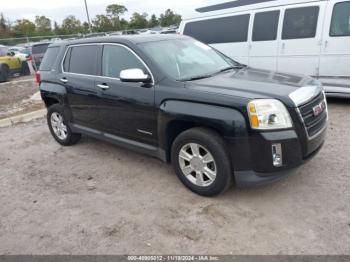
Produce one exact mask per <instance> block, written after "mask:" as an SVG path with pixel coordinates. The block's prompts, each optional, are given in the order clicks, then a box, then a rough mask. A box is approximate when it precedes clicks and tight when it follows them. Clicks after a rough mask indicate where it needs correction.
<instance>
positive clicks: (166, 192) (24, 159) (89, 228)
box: [0, 101, 350, 254]
mask: <svg viewBox="0 0 350 262" xmlns="http://www.w3.org/2000/svg"><path fill="white" fill-rule="evenodd" d="M329 109H330V119H331V120H330V128H329V133H328V139H327V142H326V144H325V146H324V148H323V149H322V151H321V152H320V153H319V154H318V155H317V156H316V158H314V159H313V160H312V161H310V162H309V163H307V165H305V166H303V167H301V168H300V169H299V170H298V172H297V173H296V174H294V175H293V176H290V177H288V178H287V179H286V180H283V181H281V182H279V183H276V184H272V185H268V186H265V187H261V188H252V189H241V190H238V189H235V188H232V189H230V190H229V191H228V192H227V193H225V194H224V195H222V196H220V197H217V198H212V199H209V198H203V197H200V196H197V195H195V194H193V193H191V192H190V191H188V190H187V189H185V188H184V186H182V184H181V183H180V182H179V181H178V179H177V178H176V176H175V175H174V172H173V171H172V168H171V167H170V166H168V165H165V164H163V163H161V162H160V161H158V160H156V159H153V158H150V157H147V156H143V155H140V154H136V153H133V152H130V151H127V150H124V149H122V148H119V147H116V146H113V145H109V144H106V143H103V142H99V141H97V140H94V139H91V138H83V139H82V141H81V142H80V143H79V144H78V145H76V146H73V147H68V148H63V147H61V146H60V145H58V144H57V143H56V142H55V141H54V140H53V138H51V136H50V134H49V131H48V129H47V127H46V122H45V120H39V121H35V122H31V123H29V124H22V125H17V126H14V127H10V128H4V129H0V152H1V153H0V167H1V169H0V186H1V190H0V207H1V208H0V253H1V254H29V253H30V254H125V253H127V254H140V253H146V254H164V253H165V254H183V253H194V254H206V253H211V254H350V171H349V170H350V161H349V155H350V138H349V130H350V103H349V102H348V101H331V103H330V106H329Z"/></svg>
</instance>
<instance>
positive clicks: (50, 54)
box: [40, 46, 60, 71]
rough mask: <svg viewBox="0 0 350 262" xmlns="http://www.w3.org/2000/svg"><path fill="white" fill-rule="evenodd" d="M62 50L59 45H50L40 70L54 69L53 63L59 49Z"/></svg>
mask: <svg viewBox="0 0 350 262" xmlns="http://www.w3.org/2000/svg"><path fill="white" fill-rule="evenodd" d="M59 50H60V48H59V47H58V46H57V47H50V48H48V49H47V51H46V53H45V55H44V58H43V60H42V61H41V64H40V71H45V70H46V71H48V70H51V69H52V66H53V64H54V63H55V61H56V58H57V55H58V51H59Z"/></svg>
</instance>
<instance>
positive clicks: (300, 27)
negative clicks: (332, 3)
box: [282, 6, 320, 40]
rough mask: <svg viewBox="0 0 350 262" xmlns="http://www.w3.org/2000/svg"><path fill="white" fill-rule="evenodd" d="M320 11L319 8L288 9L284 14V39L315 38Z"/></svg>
mask: <svg viewBox="0 0 350 262" xmlns="http://www.w3.org/2000/svg"><path fill="white" fill-rule="evenodd" d="M319 10H320V8H319V7H318V6H308V7H300V8H292V9H287V10H286V11H285V14H284V21H283V31H282V39H283V40H286V39H300V38H312V37H315V35H316V29H317V20H318V13H319Z"/></svg>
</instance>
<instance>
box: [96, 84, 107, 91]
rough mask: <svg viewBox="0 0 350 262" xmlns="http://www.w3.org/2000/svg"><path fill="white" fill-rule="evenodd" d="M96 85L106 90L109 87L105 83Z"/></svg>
mask: <svg viewBox="0 0 350 262" xmlns="http://www.w3.org/2000/svg"><path fill="white" fill-rule="evenodd" d="M97 87H99V88H101V89H103V90H107V89H108V88H109V86H108V85H106V84H98V85H97Z"/></svg>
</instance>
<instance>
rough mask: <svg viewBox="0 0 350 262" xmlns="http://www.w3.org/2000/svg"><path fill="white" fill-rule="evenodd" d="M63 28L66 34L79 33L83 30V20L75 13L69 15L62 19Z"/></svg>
mask: <svg viewBox="0 0 350 262" xmlns="http://www.w3.org/2000/svg"><path fill="white" fill-rule="evenodd" d="M61 29H62V32H63V33H64V34H76V33H79V32H80V31H81V22H80V20H79V19H76V18H75V16H74V15H69V16H67V17H66V18H65V19H64V20H63V21H62V26H61Z"/></svg>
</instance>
